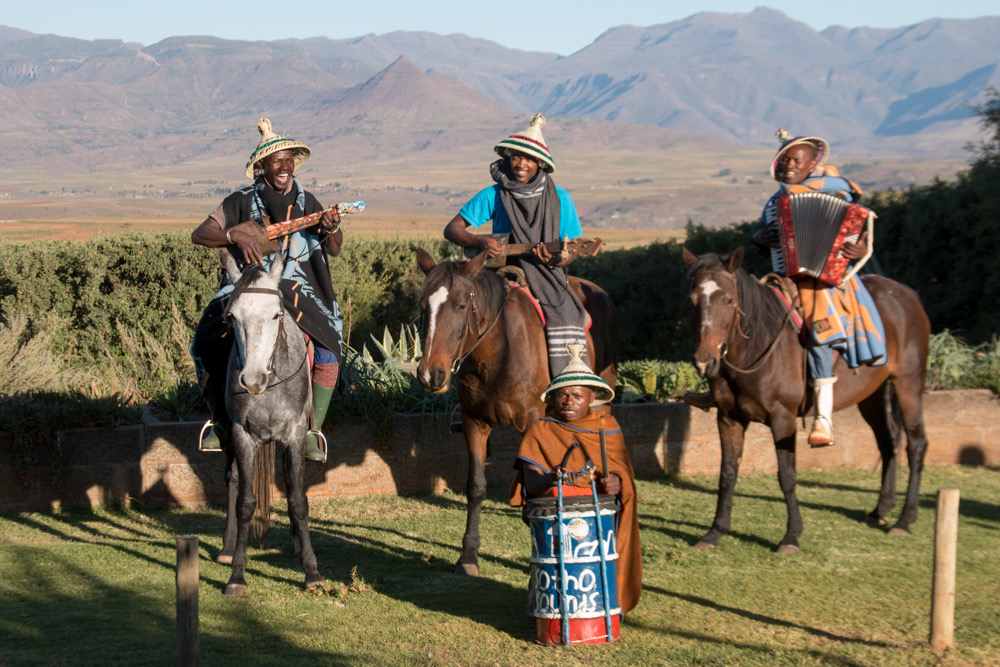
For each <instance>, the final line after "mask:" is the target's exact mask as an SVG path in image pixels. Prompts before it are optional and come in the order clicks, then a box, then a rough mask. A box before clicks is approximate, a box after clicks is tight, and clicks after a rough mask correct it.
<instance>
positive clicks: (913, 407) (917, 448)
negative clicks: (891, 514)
mask: <svg viewBox="0 0 1000 667" xmlns="http://www.w3.org/2000/svg"><path fill="white" fill-rule="evenodd" d="M893 388H894V391H893V395H894V397H895V400H896V401H897V405H898V406H899V412H900V413H901V415H902V422H903V424H902V426H903V429H904V430H905V431H906V461H907V463H908V464H909V466H910V475H909V480H908V481H907V484H906V500H905V501H904V503H903V511H902V512H901V513H900V515H899V520H898V521H896V523H895V525H894V526H893V527H892V528H890V529H889V534H890V535H909V534H910V524H912V523H913V522H914V521H916V520H917V507H918V505H919V503H920V475H921V473H923V470H924V454H926V453H927V432H926V431H925V430H924V406H923V377H922V376H921V378H920V381H919V382H913V383H912V386H909V385H907V384H905V383H904V382H903V379H902V378H897V379H896V380H895V381H894V382H893Z"/></svg>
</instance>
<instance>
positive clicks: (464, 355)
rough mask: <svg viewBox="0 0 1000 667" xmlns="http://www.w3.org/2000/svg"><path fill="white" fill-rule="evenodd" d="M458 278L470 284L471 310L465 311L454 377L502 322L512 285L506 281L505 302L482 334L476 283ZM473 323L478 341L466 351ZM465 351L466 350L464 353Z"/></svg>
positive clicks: (452, 368) (452, 371) (453, 364)
mask: <svg viewBox="0 0 1000 667" xmlns="http://www.w3.org/2000/svg"><path fill="white" fill-rule="evenodd" d="M456 278H458V279H459V280H461V281H463V282H465V283H468V285H469V304H470V305H471V308H469V309H467V310H466V311H465V324H464V326H463V327H462V336H461V339H460V340H461V343H460V344H459V347H458V355H457V356H456V357H455V361H453V362H452V364H451V374H452V375H454V374H456V373H457V372H458V369H459V368H461V366H462V364H463V363H465V360H466V359H468V358H469V355H470V354H472V352H473V350H475V349H476V348H477V347H479V344H480V343H481V342H482V341H483V339H485V338H486V336H488V335H489V333H490V332H491V331H493V327H495V326H496V325H497V322H499V321H500V316H501V315H502V314H503V309H504V306H506V305H507V299H508V298H510V284H509V283H507V282H506V281H504V285H505V287H506V292H505V294H504V297H503V302H502V303H501V304H500V307H499V308H497V312H496V317H494V318H493V321H492V322H490V325H489V326H488V327H486V330H485V331H483V332H482V333H479V307H478V305H477V303H476V286H475V283H473V282H472V281H471V280H469V279H468V278H464V277H462V276H456ZM473 321H475V323H476V331H475V336H476V340H475V342H474V343H473V344H472V346H471V347H470V348H469V349H468V350H465V341H466V339H468V337H469V335H470V334H473V331H472V323H473ZM463 350H464V352H463Z"/></svg>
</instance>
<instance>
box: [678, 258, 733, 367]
mask: <svg viewBox="0 0 1000 667" xmlns="http://www.w3.org/2000/svg"><path fill="white" fill-rule="evenodd" d="M683 257H684V263H685V264H687V266H688V271H687V275H688V277H689V278H691V291H690V293H689V294H688V299H689V300H690V302H691V324H692V327H693V329H694V343H695V351H694V365H695V368H697V369H698V373H699V374H701V376H702V377H705V378H708V379H713V378H716V377H718V376H719V373H720V371H721V368H722V358H723V357H724V356H725V354H726V341H727V340H728V339H729V333H730V331H731V330H732V328H733V327H734V326H735V325H736V322H737V314H738V312H739V301H738V298H737V289H736V286H737V284H738V283H737V275H736V270H737V269H738V268H739V267H740V265H741V264H742V263H743V247H742V246H740V247H739V248H737V249H736V250H734V251H733V252H732V254H730V255H727V256H721V257H720V256H719V255H714V254H708V255H701V256H700V257H696V256H695V255H693V254H692V253H691V252H690V251H689V250H688V249H687V248H684V249H683Z"/></svg>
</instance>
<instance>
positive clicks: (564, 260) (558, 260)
mask: <svg viewBox="0 0 1000 667" xmlns="http://www.w3.org/2000/svg"><path fill="white" fill-rule="evenodd" d="M531 254H533V255H534V256H535V257H537V258H538V259H540V260H542V263H543V264H545V265H547V266H551V267H553V268H555V267H559V266H566V265H567V264H569V263H570V262H572V261H573V255H570V254H565V255H564V254H563V253H561V252H558V253H555V254H552V253H551V252H549V249H548V248H546V247H545V244H544V243H539V244H538V245H536V246H535V247H534V248H532V249H531Z"/></svg>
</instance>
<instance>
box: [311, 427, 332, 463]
mask: <svg viewBox="0 0 1000 667" xmlns="http://www.w3.org/2000/svg"><path fill="white" fill-rule="evenodd" d="M310 435H314V436H316V449H317V451H319V452H321V453H322V454H323V458H319V457H314V458H310V457H309V449H310V447H309V436H310ZM320 442H322V443H323V444H322V445H321V444H320ZM326 452H327V443H326V436H325V435H323V431H318V430H314V429H310V430H309V431H308V432H307V433H306V461H314V462H316V463H326Z"/></svg>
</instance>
